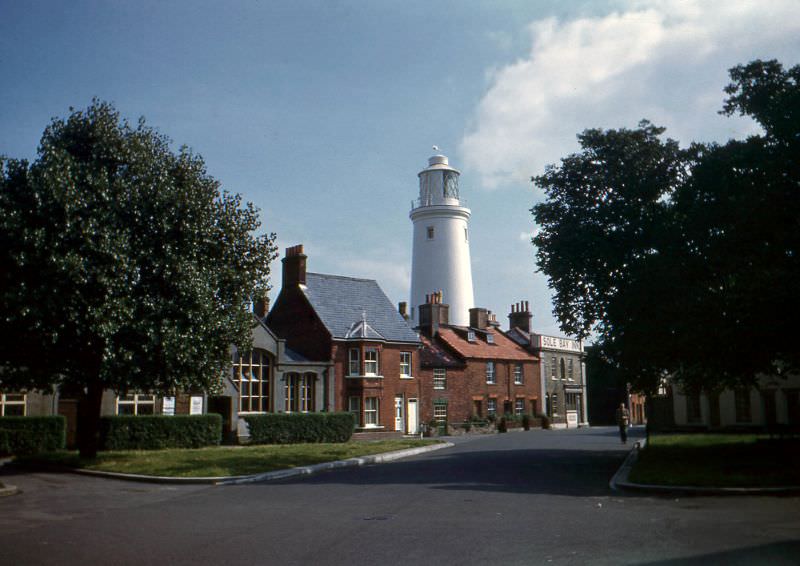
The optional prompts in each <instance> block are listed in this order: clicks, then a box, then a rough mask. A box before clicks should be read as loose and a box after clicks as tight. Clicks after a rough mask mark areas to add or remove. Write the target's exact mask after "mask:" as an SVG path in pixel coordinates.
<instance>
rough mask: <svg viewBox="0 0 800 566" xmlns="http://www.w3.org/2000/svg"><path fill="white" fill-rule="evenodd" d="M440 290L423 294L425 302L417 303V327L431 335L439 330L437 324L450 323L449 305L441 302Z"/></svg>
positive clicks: (434, 334)
mask: <svg viewBox="0 0 800 566" xmlns="http://www.w3.org/2000/svg"><path fill="white" fill-rule="evenodd" d="M442 297H443V295H442V292H441V291H434V292H433V293H431V294H430V295H425V304H423V305H419V307H417V308H418V309H419V311H418V312H419V327H420V329H421V330H422V331H423V332H424V333H425V334H428V335H429V336H431V337H434V336H436V333H437V332H439V326H440V325H443V324H450V305H447V304H444V303H443V302H442Z"/></svg>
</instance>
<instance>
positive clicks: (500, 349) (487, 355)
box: [437, 326, 537, 361]
mask: <svg viewBox="0 0 800 566" xmlns="http://www.w3.org/2000/svg"><path fill="white" fill-rule="evenodd" d="M471 330H473V331H474V332H475V335H476V336H475V341H474V342H470V341H469V340H467V332H468V329H466V328H463V329H462V328H454V327H452V326H451V327H440V328H439V334H438V335H437V336H438V338H439V339H440V340H441V341H442V342H443V343H444V344H446V345H447V346H448V347H450V348H451V349H453V350H454V351H456V352H457V353H458V354H459V355H461V356H462V357H464V358H478V359H484V360H519V361H534V360H536V359H537V358H536V356H534V355H532V354H530V353H528V352H527V351H525V349H524V348H522V347H521V346H519V345H518V344H516V343H515V342H514V341H513V340H511V339H510V338H508V337H507V336H506V335H505V334H503V333H502V332H500V330H499V329H498V330H496V331H489V333H491V334H492V336H493V339H494V344H490V343H489V342H487V341H486V334H487V332H486V331H481V330H475V329H471Z"/></svg>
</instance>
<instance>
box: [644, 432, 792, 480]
mask: <svg viewBox="0 0 800 566" xmlns="http://www.w3.org/2000/svg"><path fill="white" fill-rule="evenodd" d="M629 480H630V481H632V482H634V483H643V484H654V485H688V486H698V487H783V486H795V485H800V440H798V439H783V440H779V439H770V438H769V437H768V436H766V435H757V434H674V435H655V436H651V438H650V441H649V442H648V444H647V447H646V448H645V449H644V450H642V452H641V453H640V454H639V459H638V461H637V463H636V465H635V466H634V468H633V470H632V471H631V474H630V476H629Z"/></svg>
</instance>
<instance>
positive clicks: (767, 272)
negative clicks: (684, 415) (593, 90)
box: [532, 61, 800, 392]
mask: <svg viewBox="0 0 800 566" xmlns="http://www.w3.org/2000/svg"><path fill="white" fill-rule="evenodd" d="M730 74H731V78H732V80H733V82H732V83H731V84H730V85H728V87H727V88H726V89H725V91H726V93H727V94H728V95H729V98H728V99H727V101H726V102H725V106H724V109H723V113H724V114H727V115H731V114H734V113H737V112H738V113H740V114H744V115H747V116H751V117H752V118H754V119H755V120H756V121H757V122H758V123H759V124H760V125H761V126H762V127H763V129H764V134H763V135H759V136H752V137H750V138H749V139H747V140H744V141H736V140H732V141H729V142H728V143H726V144H724V145H717V144H707V145H703V144H693V145H692V146H690V147H689V148H687V149H685V150H682V149H679V147H678V145H677V143H676V142H674V141H672V140H666V141H661V138H660V136H661V134H663V129H661V128H655V127H653V126H652V125H650V124H649V123H647V122H643V123H641V124H640V125H639V128H638V129H637V130H633V131H629V130H624V129H623V130H611V131H606V132H602V131H598V130H587V131H586V132H584V133H583V134H582V135H581V136H579V140H580V141H581V146H582V151H581V152H580V153H578V154H576V155H572V156H569V157H567V158H565V159H563V160H562V162H561V164H560V166H559V167H554V166H551V167H548V169H547V170H546V171H545V174H544V175H542V176H540V177H537V178H536V179H535V181H536V183H537V184H538V185H539V186H541V187H542V188H543V189H544V191H545V193H546V195H547V197H548V200H547V201H546V202H544V203H541V204H539V205H537V206H536V207H534V209H533V210H532V212H533V214H534V217H535V219H536V221H537V223H538V224H539V225H540V227H541V230H540V233H539V235H537V237H536V238H535V239H534V244H535V245H536V246H537V248H538V249H537V260H538V264H539V267H540V268H541V270H542V271H543V272H544V273H546V274H547V276H548V278H549V282H550V285H551V287H552V288H553V290H554V291H555V314H556V316H557V317H558V319H559V321H560V322H561V324H562V328H563V329H564V330H565V331H567V332H570V333H573V334H577V335H579V336H582V337H585V336H587V335H588V334H589V333H590V332H591V331H592V330H594V331H595V332H596V333H597V335H598V337H599V342H600V344H601V345H602V353H603V355H604V356H605V357H606V358H607V359H609V360H611V361H612V362H613V363H615V364H616V365H617V366H618V367H619V368H620V369H621V370H622V371H623V372H624V374H625V376H626V379H627V380H628V381H630V382H631V383H633V384H634V386H636V387H638V388H639V389H641V390H644V391H651V392H652V391H653V390H654V389H655V388H656V387H657V385H658V381H659V379H660V378H661V376H663V375H664V374H665V372H670V373H672V374H673V375H674V376H675V377H676V378H677V379H679V380H680V381H682V382H683V383H684V385H686V386H689V387H695V388H699V387H706V388H714V387H721V386H728V385H737V384H743V383H752V382H753V380H754V379H755V376H756V374H757V373H758V372H775V371H786V370H787V369H789V368H791V367H796V366H797V365H798V361H800V360H798V354H797V348H796V331H795V330H794V328H793V327H794V325H795V321H796V320H798V315H800V309H799V307H798V305H799V302H798V298H797V294H796V293H795V292H794V288H795V286H796V281H797V280H798V276H800V269H799V268H800V265H799V264H798V250H799V249H800V246H799V245H798V244H800V241H799V239H800V192H799V191H800V173H799V167H800V165H799V163H800V161H799V160H798V157H799V156H800V152H798V147H799V146H800V120H799V119H800V110H799V109H800V86H798V85H799V83H800V81H798V79H800V67H794V68H792V69H790V70H789V71H784V69H783V67H782V66H781V65H780V64H779V63H778V62H776V61H769V62H762V61H755V62H753V63H750V64H748V65H745V66H738V67H735V68H734V69H731V71H730Z"/></svg>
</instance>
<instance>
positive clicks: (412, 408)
mask: <svg viewBox="0 0 800 566" xmlns="http://www.w3.org/2000/svg"><path fill="white" fill-rule="evenodd" d="M417 421H418V418H417V400H416V399H409V400H408V434H419V423H418V422H417Z"/></svg>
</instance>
